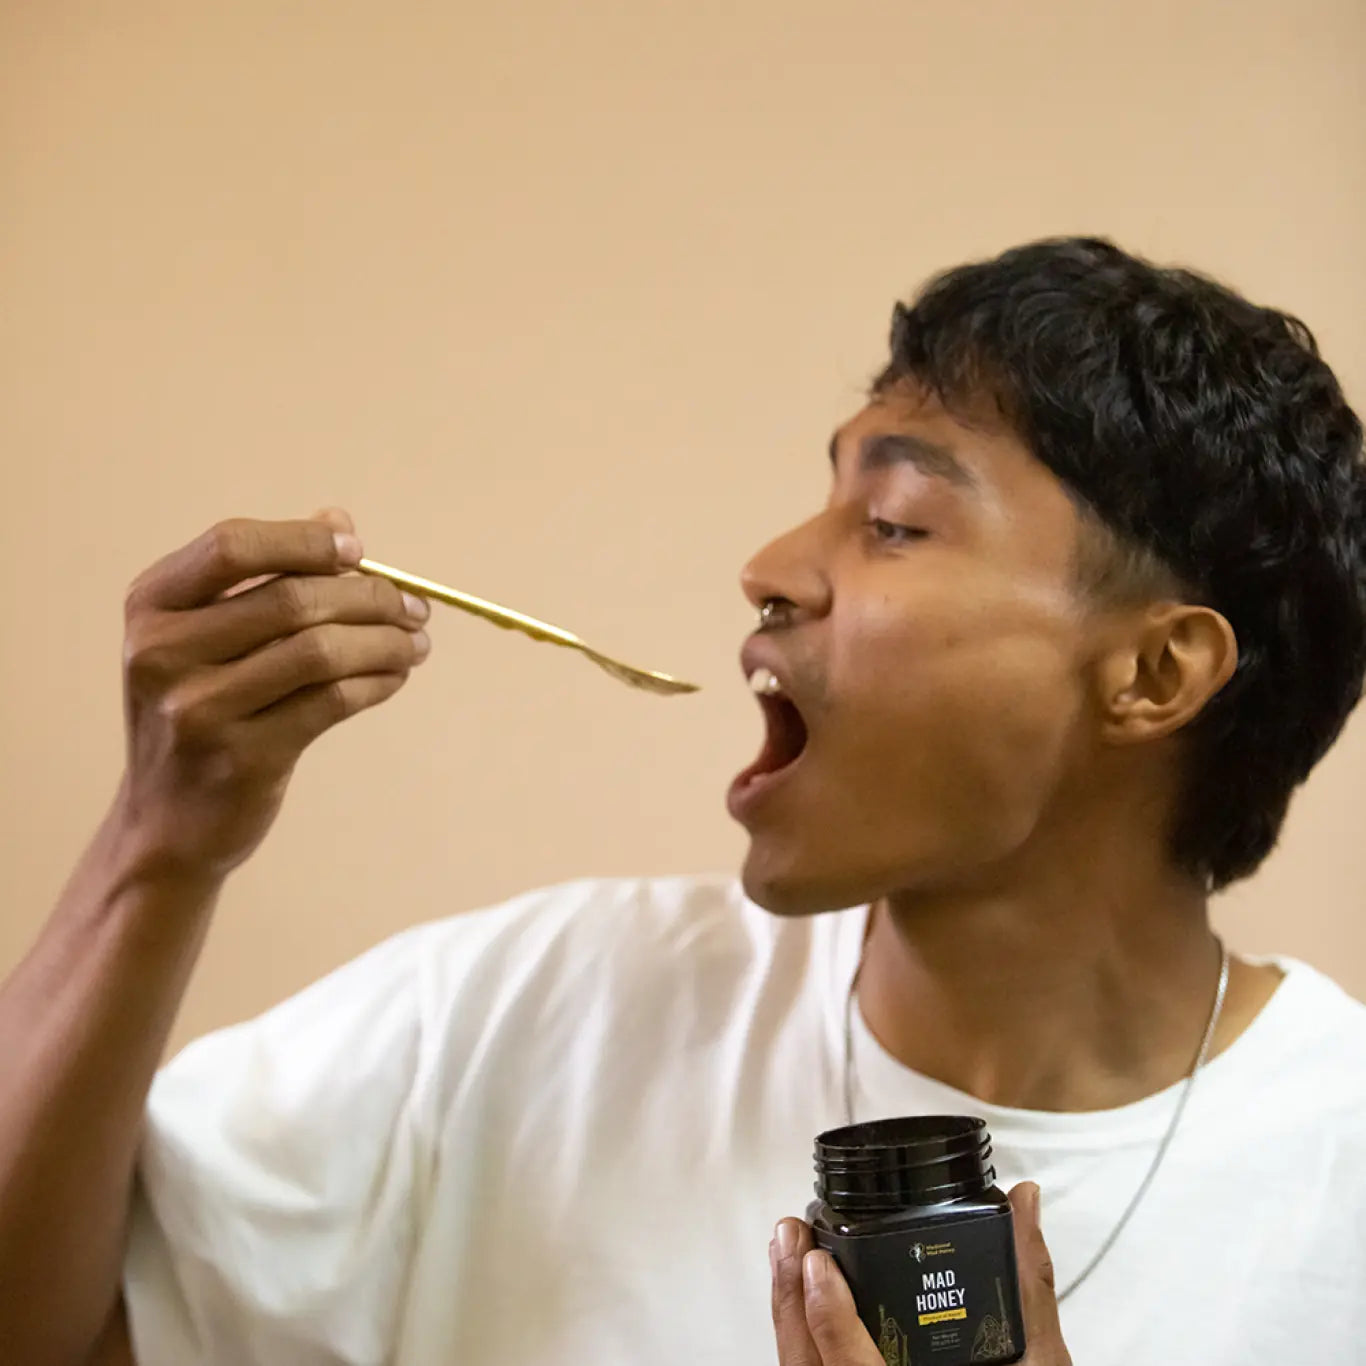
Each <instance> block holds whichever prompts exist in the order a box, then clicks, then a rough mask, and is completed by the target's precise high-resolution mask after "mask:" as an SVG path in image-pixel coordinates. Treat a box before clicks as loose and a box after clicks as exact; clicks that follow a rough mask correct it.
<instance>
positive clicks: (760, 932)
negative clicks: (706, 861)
mask: <svg viewBox="0 0 1366 1366" xmlns="http://www.w3.org/2000/svg"><path fill="white" fill-rule="evenodd" d="M409 934H410V935H411V936H412V937H413V941H414V942H413V944H412V946H411V949H412V950H415V951H416V957H417V959H418V960H419V961H420V962H421V964H422V970H423V973H424V975H425V976H426V978H427V979H428V983H429V988H430V990H431V991H432V992H433V993H434V995H435V996H436V997H438V998H445V999H451V998H454V997H457V996H458V997H460V998H462V999H463V1000H464V1001H465V1002H466V1003H468V1002H469V1000H470V996H471V993H475V994H477V995H479V996H481V997H482V998H483V999H484V1000H485V1001H486V1002H487V1003H488V1004H489V1005H492V1004H494V1003H495V1002H496V1001H503V1002H507V1001H509V1000H511V999H512V998H515V997H517V996H522V995H526V994H527V993H528V992H534V993H535V994H536V996H537V997H538V998H540V999H542V1000H544V999H545V994H546V993H547V992H550V993H560V992H579V991H582V990H584V989H585V988H588V989H593V988H597V989H600V988H601V987H602V986H603V985H605V984H606V982H607V981H608V980H610V979H625V980H628V981H631V982H635V983H637V984H643V983H646V982H650V981H658V980H659V979H661V978H669V977H672V976H676V975H677V974H679V973H683V974H684V975H687V974H688V973H691V972H697V971H702V970H707V969H710V970H716V969H718V968H721V969H724V968H729V969H730V970H732V971H734V970H736V969H740V968H742V966H743V965H744V964H747V963H752V962H753V961H755V960H762V959H764V958H767V957H769V956H771V955H772V954H774V953H775V952H777V951H778V946H779V944H780V942H781V941H782V940H783V939H784V937H785V936H784V933H783V922H781V921H779V920H777V919H776V918H774V917H772V916H770V915H768V914H767V913H766V912H765V911H762V910H760V909H759V908H758V907H757V906H755V905H754V904H753V903H752V902H750V901H749V900H748V899H747V898H746V897H745V895H744V893H743V891H742V890H741V888H740V885H739V882H738V881H737V880H736V879H735V878H734V877H731V876H720V875H716V876H676V877H653V878H585V879H580V880H577V881H573V882H566V883H562V884H559V885H557V886H552V887H543V888H538V889H537V890H534V891H530V892H525V893H523V894H521V895H519V896H516V897H513V898H512V899H510V900H508V901H505V902H502V903H500V904H498V905H494V906H489V907H485V908H483V909H481V910H476V911H469V912H466V913H464V914H459V915H455V916H451V917H449V918H447V919H445V920H441V921H437V922H434V923H433V924H431V925H426V926H420V927H418V928H417V929H416V930H414V931H410V932H409Z"/></svg>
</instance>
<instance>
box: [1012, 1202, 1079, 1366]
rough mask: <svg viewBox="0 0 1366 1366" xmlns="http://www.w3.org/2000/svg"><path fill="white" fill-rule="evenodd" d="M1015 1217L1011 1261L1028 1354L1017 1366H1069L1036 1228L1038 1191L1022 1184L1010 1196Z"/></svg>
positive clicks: (1045, 1250)
mask: <svg viewBox="0 0 1366 1366" xmlns="http://www.w3.org/2000/svg"><path fill="white" fill-rule="evenodd" d="M1010 1208H1011V1209H1012V1211H1013V1212H1014V1215H1015V1261H1016V1263H1017V1265H1018V1266H1019V1269H1020V1300H1021V1302H1022V1307H1023V1309H1024V1319H1025V1341H1026V1342H1027V1343H1028V1344H1029V1350H1028V1351H1027V1352H1026V1353H1025V1358H1024V1361H1023V1362H1021V1363H1020V1366H1071V1362H1072V1358H1071V1356H1070V1355H1069V1354H1068V1351H1067V1347H1066V1346H1065V1345H1064V1343H1063V1340H1062V1326H1061V1325H1060V1324H1059V1322H1058V1296H1057V1291H1056V1288H1055V1286H1054V1281H1053V1259H1052V1257H1050V1256H1049V1255H1048V1245H1047V1244H1046V1243H1045V1242H1044V1240H1043V1230H1042V1229H1041V1228H1040V1226H1039V1188H1038V1186H1037V1185H1035V1184H1034V1182H1033V1181H1022V1182H1021V1183H1020V1184H1019V1185H1018V1186H1016V1187H1015V1189H1014V1190H1012V1191H1011V1192H1010Z"/></svg>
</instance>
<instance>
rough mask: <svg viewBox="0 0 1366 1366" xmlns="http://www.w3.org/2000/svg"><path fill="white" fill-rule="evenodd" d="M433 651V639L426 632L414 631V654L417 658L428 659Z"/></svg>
mask: <svg viewBox="0 0 1366 1366" xmlns="http://www.w3.org/2000/svg"><path fill="white" fill-rule="evenodd" d="M431 649H432V638H431V637H430V636H429V635H428V634H427V633H426V631H414V632H413V654H414V655H415V656H416V657H417V659H419V660H423V659H426V658H427V656H428V654H430V653H431Z"/></svg>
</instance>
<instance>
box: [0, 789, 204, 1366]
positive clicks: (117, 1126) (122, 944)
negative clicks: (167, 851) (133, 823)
mask: <svg viewBox="0 0 1366 1366" xmlns="http://www.w3.org/2000/svg"><path fill="white" fill-rule="evenodd" d="M216 895H217V887H216V885H214V884H213V883H210V882H206V881H198V880H195V879H190V878H187V877H186V876H185V875H184V874H183V873H176V874H173V873H172V872H171V871H170V870H168V869H166V868H164V867H157V866H156V864H155V860H154V859H153V858H152V857H151V856H150V851H148V850H146V849H144V848H139V847H138V840H137V838H136V835H135V834H134V833H133V832H132V831H131V830H130V828H129V825H128V823H127V821H126V820H124V819H123V818H122V812H121V810H120V809H119V807H118V806H117V805H116V808H115V811H114V812H113V813H112V814H111V816H110V817H109V818H108V819H107V820H106V822H105V823H104V825H103V826H102V828H101V830H100V831H99V833H98V834H97V836H96V838H95V840H94V841H93V843H92V844H91V847H90V848H89V850H88V851H87V852H86V854H85V856H84V858H83V859H82V860H81V862H80V864H79V865H78V866H77V869H76V871H75V873H74V874H73V876H72V879H71V881H70V882H69V883H68V885H67V887H66V890H65V891H64V892H63V894H62V897H61V899H60V901H59V902H58V905H57V907H56V909H55V910H54V912H53V914H52V917H51V918H50V920H49V921H48V923H47V925H46V926H45V928H44V929H43V931H42V933H41V934H40V936H39V938H38V940H37V942H36V943H35V944H34V946H33V948H32V950H31V951H30V952H29V954H28V955H27V956H26V957H25V958H24V960H23V961H22V962H21V963H20V964H19V965H18V967H17V968H16V969H15V970H14V972H13V973H12V974H11V975H10V977H9V978H8V980H7V981H6V982H5V983H4V984H3V986H0V1342H3V1343H5V1344H6V1345H7V1348H8V1349H9V1352H8V1353H7V1355H9V1357H10V1359H12V1360H14V1361H16V1362H22V1363H24V1364H25V1366H29V1364H30V1363H32V1366H48V1364H49V1363H51V1366H67V1364H68V1363H73V1362H79V1361H81V1360H83V1359H84V1357H85V1356H86V1355H87V1354H88V1353H89V1351H90V1349H91V1348H92V1346H93V1344H94V1342H95V1340H96V1337H97V1335H98V1333H99V1331H100V1328H101V1326H102V1325H103V1324H104V1322H105V1321H106V1319H107V1318H108V1315H109V1312H110V1309H111V1306H112V1305H113V1303H114V1301H115V1297H116V1295H117V1293H118V1285H119V1275H120V1267H121V1262H122V1256H123V1245H124V1237H125V1228H126V1222H127V1217H128V1207H129V1196H130V1191H131V1183H132V1176H133V1169H134V1163H135V1160H136V1155H137V1147H138V1141H139V1135H140V1131H141V1126H142V1115H143V1108H144V1105H145V1101H146V1097H147V1091H148V1088H149V1086H150V1084H151V1080H152V1076H153V1074H154V1073H155V1071H156V1067H157V1064H158V1061H159V1060H160V1058H161V1055H162V1052H163V1050H164V1048H165V1045H166V1040H167V1037H168V1035H169V1033H170V1029H171V1026H172V1024H173V1022H174V1020H175V1016H176V1011H177V1008H178V1006H179V1004H180V1000H181V997H182V995H183V993H184V991H185V987H186V984H187V983H188V981H189V977H190V973H191V971H192V969H193V966H194V962H195V959H196V957H197V956H198V953H199V950H200V947H201V945H202V943H203V939H204V934H205V931H206V929H207V927H208V923H209V919H210V916H211V913H212V909H213V905H214V902H215V900H216Z"/></svg>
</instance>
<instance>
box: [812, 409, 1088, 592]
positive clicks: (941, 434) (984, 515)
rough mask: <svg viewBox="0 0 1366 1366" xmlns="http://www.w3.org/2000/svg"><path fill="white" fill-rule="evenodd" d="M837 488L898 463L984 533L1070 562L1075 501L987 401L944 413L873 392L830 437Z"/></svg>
mask: <svg viewBox="0 0 1366 1366" xmlns="http://www.w3.org/2000/svg"><path fill="white" fill-rule="evenodd" d="M830 456H831V460H832V462H833V465H834V474H835V481H836V485H837V487H838V486H842V485H845V486H847V485H852V484H854V483H857V482H859V481H862V480H866V479H868V478H875V477H877V476H878V474H879V473H880V472H881V471H883V470H887V469H896V468H901V467H904V468H906V469H907V470H909V471H912V472H913V475H914V476H915V477H916V478H917V479H923V480H924V481H925V483H926V485H927V486H928V485H934V486H935V487H936V488H937V489H941V490H942V491H943V492H944V493H945V494H946V496H948V497H950V498H952V499H953V500H954V503H955V505H956V506H958V507H960V508H961V509H962V513H963V515H964V517H966V518H967V519H969V520H970V521H972V522H973V523H974V525H975V526H977V527H978V528H979V529H980V530H981V531H982V533H983V534H984V535H989V536H990V537H991V538H992V539H994V540H996V541H999V542H1000V543H1001V544H1002V545H1003V546H1011V547H1013V548H1014V549H1017V550H1019V551H1020V552H1021V553H1025V554H1026V555H1027V558H1030V559H1032V560H1035V561H1038V562H1040V563H1041V564H1042V563H1043V562H1047V563H1054V562H1058V563H1062V562H1065V563H1066V564H1067V565H1068V566H1069V567H1070V566H1073V565H1075V561H1076V555H1077V551H1078V544H1079V536H1080V532H1081V519H1080V516H1079V514H1078V510H1077V505H1076V503H1075V502H1074V501H1073V499H1072V497H1071V495H1070V494H1069V493H1068V491H1067V489H1066V488H1065V487H1064V485H1063V483H1062V481H1061V480H1060V479H1058V477H1057V476H1056V475H1055V474H1054V473H1053V472H1052V471H1051V470H1050V469H1049V468H1048V466H1046V465H1045V464H1044V463H1043V462H1042V461H1041V460H1039V459H1038V457H1037V456H1035V455H1034V454H1033V453H1032V452H1031V451H1030V450H1029V448H1028V447H1027V446H1026V445H1025V443H1024V441H1023V440H1022V439H1021V437H1020V436H1019V435H1018V434H1017V433H1016V432H1015V431H1014V430H1013V429H1012V428H1011V427H1010V426H1009V425H1008V424H1007V423H1006V421H1005V420H1004V419H1003V418H1001V417H1000V416H999V415H998V414H997V413H996V412H995V411H994V410H992V409H990V408H989V407H988V406H987V405H985V404H983V405H979V406H978V407H967V408H966V409H965V410H964V411H963V412H959V411H957V410H956V409H955V410H953V411H950V410H949V409H947V408H945V406H944V405H943V404H942V403H941V402H940V401H939V400H938V399H937V398H935V397H934V396H933V395H931V394H925V393H922V392H920V391H918V390H912V389H908V388H906V387H904V386H902V387H898V388H896V389H893V390H890V391H888V392H887V393H885V394H879V395H875V396H874V397H873V398H871V399H870V400H869V402H868V403H867V404H866V405H865V406H864V407H863V408H862V409H860V410H859V411H858V412H857V413H855V414H854V415H853V416H852V417H851V418H850V419H849V420H848V421H847V422H845V423H844V424H842V425H841V426H840V427H839V428H838V429H837V430H836V432H835V434H834V436H833V437H832V438H831V442H830Z"/></svg>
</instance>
